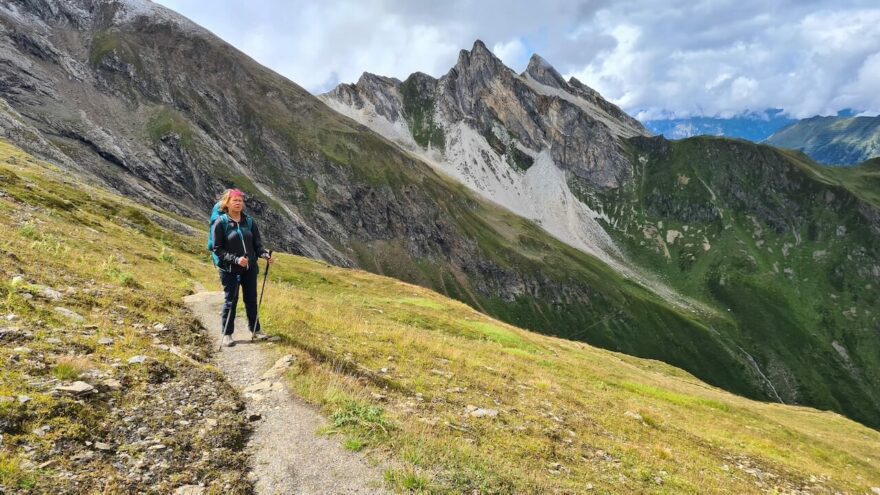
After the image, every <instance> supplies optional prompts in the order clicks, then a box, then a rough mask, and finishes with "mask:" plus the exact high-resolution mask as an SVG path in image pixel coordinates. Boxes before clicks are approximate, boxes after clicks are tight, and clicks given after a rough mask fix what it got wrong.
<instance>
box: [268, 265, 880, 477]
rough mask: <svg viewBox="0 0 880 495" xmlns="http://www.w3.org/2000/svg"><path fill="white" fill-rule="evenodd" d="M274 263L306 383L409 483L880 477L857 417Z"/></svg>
mask: <svg viewBox="0 0 880 495" xmlns="http://www.w3.org/2000/svg"><path fill="white" fill-rule="evenodd" d="M271 273H272V275H271V276H270V278H271V279H272V280H271V282H270V284H271V285H270V287H269V289H267V296H266V298H267V299H266V300H267V301H269V302H268V304H267V305H266V307H265V313H264V316H263V318H264V322H265V324H266V325H267V329H268V331H269V332H270V333H272V334H276V335H280V336H282V337H283V342H284V343H285V344H286V345H289V346H290V347H291V348H292V349H294V350H295V351H296V352H297V353H298V356H299V359H298V363H299V365H298V367H297V369H296V370H295V371H294V373H293V374H292V376H291V377H290V378H291V384H292V386H293V387H294V389H295V390H297V392H298V393H299V394H301V395H302V396H303V397H305V398H306V399H307V400H309V401H311V402H314V403H317V404H320V405H321V406H323V407H324V409H325V410H326V412H327V413H328V414H330V415H331V418H332V419H333V421H334V426H333V427H332V428H331V431H335V432H340V433H342V434H344V435H345V437H346V440H345V442H346V445H347V446H349V447H350V448H352V449H355V450H358V449H361V448H365V447H369V448H374V449H378V450H381V451H387V452H389V453H391V454H392V455H394V456H395V457H396V458H397V460H398V461H400V463H401V464H400V465H398V467H397V468H395V469H394V470H392V471H389V472H388V473H387V478H388V479H389V480H390V481H391V482H392V483H394V484H395V485H396V486H398V487H399V488H412V487H416V488H423V489H426V490H428V491H440V492H446V491H449V492H454V493H465V492H470V490H478V491H480V492H483V493H524V492H529V493H532V492H533V493H553V492H575V491H583V490H584V489H585V487H586V486H587V484H588V483H589V484H592V485H593V487H594V488H595V489H596V490H598V491H599V492H600V493H601V492H603V491H609V492H633V491H635V492H648V491H650V492H660V493H664V492H665V493H682V492H685V493H687V492H690V493H707V492H740V493H756V492H763V491H767V490H772V489H773V488H774V487H778V488H779V489H780V490H783V491H785V490H791V489H793V488H796V487H801V488H806V487H812V488H811V489H815V490H816V491H817V492H824V491H828V492H833V491H834V490H835V489H839V490H844V491H849V492H853V493H857V492H861V491H865V490H866V487H867V486H868V485H871V486H873V485H875V484H876V483H878V482H880V470H878V468H877V461H878V459H877V457H876V451H877V447H878V446H880V443H878V442H880V434H878V433H877V432H876V431H873V430H870V429H867V428H865V427H862V426H860V425H858V424H856V423H854V422H851V421H850V420H847V419H845V418H843V417H841V416H839V415H836V414H833V413H827V412H818V411H815V410H811V409H807V408H799V407H791V406H783V405H774V404H764V403H759V402H754V401H750V400H747V399H743V398H739V397H736V396H734V395H731V394H730V393H727V392H724V391H722V390H719V389H716V388H714V387H710V386H707V385H706V384H705V383H703V382H701V381H699V380H697V379H696V378H694V377H693V376H692V375H689V374H688V373H685V372H683V371H681V370H679V369H677V368H673V367H671V366H668V365H666V364H663V363H660V362H657V361H650V360H643V359H638V358H633V357H629V356H626V355H623V354H617V353H613V352H609V351H605V350H600V349H597V348H593V347H590V346H587V345H584V344H580V343H576V342H572V341H567V340H562V339H557V338H553V337H547V336H542V335H540V334H535V333H531V332H528V331H525V330H521V329H518V328H515V327H512V326H510V325H507V324H504V323H502V322H499V321H497V320H494V319H492V318H489V317H487V316H485V315H482V314H480V313H478V312H476V311H474V310H473V309H471V308H470V307H468V306H466V305H464V304H461V303H458V302H455V301H452V300H450V299H447V298H445V297H443V296H441V295H439V294H437V293H435V292H432V291H429V290H427V289H424V288H421V287H418V286H414V285H410V284H406V283H403V282H400V281H397V280H393V279H387V278H383V277H379V276H376V275H372V274H369V273H366V272H362V271H358V270H343V269H338V268H335V267H331V266H328V265H324V264H321V263H316V262H313V261H310V260H306V259H303V258H298V257H291V256H282V257H281V258H280V261H279V263H278V264H277V265H276V266H275V267H273V268H272V272H271ZM468 405H473V406H476V407H480V408H490V409H495V410H497V411H499V416H498V417H497V418H496V419H486V418H475V417H472V416H469V415H468V414H467V406H468ZM627 411H631V412H633V413H638V414H639V415H640V416H641V418H642V421H639V420H637V419H633V418H631V417H630V416H627V415H626V414H625V413H626V412H627ZM751 469H757V471H752V472H751V473H752V474H749V470H751ZM811 477H813V478H812V479H814V480H816V481H812V482H811V481H810V480H811Z"/></svg>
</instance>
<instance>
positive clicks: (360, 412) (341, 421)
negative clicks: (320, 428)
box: [330, 401, 392, 433]
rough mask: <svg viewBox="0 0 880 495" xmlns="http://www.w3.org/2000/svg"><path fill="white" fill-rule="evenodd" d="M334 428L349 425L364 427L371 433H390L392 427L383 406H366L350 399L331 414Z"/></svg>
mask: <svg viewBox="0 0 880 495" xmlns="http://www.w3.org/2000/svg"><path fill="white" fill-rule="evenodd" d="M330 421H331V422H332V424H333V430H339V429H342V428H348V427H357V428H363V429H365V430H367V431H369V432H370V433H378V432H379V431H381V432H382V433H388V430H390V429H391V428H392V425H391V423H390V422H389V421H388V419H387V418H385V413H384V412H383V411H382V408H381V407H375V406H365V405H363V404H359V403H357V402H355V401H348V402H346V403H345V404H344V405H343V406H342V409H340V410H338V411H336V412H335V413H333V415H332V416H330Z"/></svg>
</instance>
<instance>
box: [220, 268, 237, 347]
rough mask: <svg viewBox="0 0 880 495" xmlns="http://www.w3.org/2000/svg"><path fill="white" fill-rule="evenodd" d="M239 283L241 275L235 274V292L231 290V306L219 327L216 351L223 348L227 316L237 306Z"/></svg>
mask: <svg viewBox="0 0 880 495" xmlns="http://www.w3.org/2000/svg"><path fill="white" fill-rule="evenodd" d="M239 285H241V275H236V276H235V292H233V296H232V306H231V307H230V308H229V312H228V313H226V323H224V324H223V328H221V329H220V334H221V337H220V348H219V349H217V350H218V351H222V350H223V335H226V327H228V326H229V318H231V317H232V313H235V307H236V306H238V286H239ZM229 338H230V339H231V338H232V336H231V335H230V336H229Z"/></svg>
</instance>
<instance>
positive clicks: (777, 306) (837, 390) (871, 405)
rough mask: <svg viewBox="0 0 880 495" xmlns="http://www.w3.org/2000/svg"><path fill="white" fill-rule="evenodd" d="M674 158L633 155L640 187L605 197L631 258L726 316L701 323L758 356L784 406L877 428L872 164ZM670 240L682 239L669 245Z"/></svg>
mask: <svg viewBox="0 0 880 495" xmlns="http://www.w3.org/2000/svg"><path fill="white" fill-rule="evenodd" d="M670 147H671V148H670V150H669V151H668V152H667V153H661V152H658V151H656V150H655V151H653V152H651V151H646V150H636V151H635V154H636V155H637V156H641V157H642V158H643V160H641V161H640V162H639V163H640V165H639V167H638V168H637V170H636V178H635V180H634V181H632V183H631V185H630V187H629V188H627V189H624V190H622V191H620V192H619V193H618V194H619V195H618V196H615V197H611V198H603V199H602V203H604V204H606V205H614V206H615V208H617V209H616V210H615V211H613V212H610V213H611V216H612V217H613V218H615V219H617V222H618V223H617V227H618V230H617V231H616V232H617V235H618V240H619V241H620V242H621V244H623V245H624V246H626V247H627V250H628V252H629V254H630V257H631V258H633V259H635V260H637V261H638V262H639V263H640V264H642V265H643V266H645V267H647V268H648V269H649V270H651V271H653V272H655V273H659V274H660V276H661V277H663V279H664V280H666V281H668V283H669V284H670V285H671V286H673V287H675V288H677V289H678V290H680V291H681V292H682V293H684V294H686V295H688V296H690V297H693V298H695V299H698V300H701V301H703V302H705V303H706V304H708V305H710V306H714V307H716V308H718V310H719V314H721V315H722V317H713V318H707V319H706V320H705V321H706V324H707V325H709V326H711V328H712V329H713V330H714V331H715V336H716V337H717V340H719V341H721V342H724V343H725V345H726V346H728V347H730V348H733V349H736V348H737V346H739V347H742V348H743V349H744V350H745V351H747V352H748V353H750V354H751V355H753V356H754V357H755V359H756V361H757V363H758V364H759V366H760V367H761V368H762V372H763V373H765V374H766V375H768V376H769V377H770V378H771V380H772V381H773V382H774V383H775V384H776V388H777V389H778V393H779V394H780V395H781V396H782V397H783V399H784V400H786V401H787V402H795V403H802V404H810V405H813V406H815V407H821V408H828V409H833V410H837V411H842V412H845V413H846V414H848V415H850V417H854V418H857V419H859V420H860V421H863V422H865V423H867V424H871V425H876V424H877V421H878V419H877V418H878V411H880V375H878V370H880V348H878V345H877V341H876V336H875V334H876V328H878V319H877V318H878V315H877V314H876V311H875V309H876V308H877V307H878V304H880V293H878V283H877V281H876V280H875V279H874V276H873V275H872V270H873V267H874V266H875V265H878V264H880V262H878V260H880V252H878V248H877V244H876V234H874V233H872V232H871V231H870V230H869V228H868V227H867V226H866V225H865V223H866V222H865V220H864V218H863V217H862V216H861V215H860V213H859V210H860V208H863V207H864V205H863V204H861V203H860V201H861V202H865V203H867V204H873V208H878V205H880V202H877V196H876V192H875V191H874V190H873V189H874V188H872V187H871V185H870V184H869V182H868V180H870V179H871V178H874V176H875V175H876V166H875V167H874V168H873V169H872V168H870V165H865V166H863V167H859V168H856V169H852V170H837V169H833V170H831V169H825V168H822V167H820V166H818V165H816V164H815V163H814V162H812V161H811V160H809V159H808V158H806V157H805V156H804V155H802V154H798V153H794V152H787V151H780V150H774V149H772V148H770V147H767V146H758V145H754V144H751V143H746V142H740V141H732V140H726V139H718V138H693V139H688V140H684V141H678V142H672V143H670ZM646 228H647V230H646ZM652 229H653V230H652ZM669 231H677V232H679V233H680V234H681V236H680V237H679V238H678V239H675V240H673V242H668V241H669V238H668V237H667V234H668V233H669ZM704 246H705V247H708V249H706V248H704ZM667 251H668V253H669V256H668V257H667V256H666V254H665V253H666V252H667ZM852 308H855V309H852ZM833 342H836V343H837V344H838V345H839V346H842V347H843V348H845V349H846V352H847V353H848V358H844V357H843V356H842V355H841V354H840V353H839V352H838V351H837V350H835V348H834V346H833V345H832V343H833ZM737 352H742V351H737ZM741 355H744V353H743V354H741ZM765 392H766V393H767V394H768V396H769V397H774V396H775V394H773V395H771V394H772V391H769V390H767V391H765Z"/></svg>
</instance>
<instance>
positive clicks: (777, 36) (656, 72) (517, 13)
mask: <svg viewBox="0 0 880 495" xmlns="http://www.w3.org/2000/svg"><path fill="white" fill-rule="evenodd" d="M157 3H160V4H162V5H165V6H166V7H169V8H172V9H174V10H176V11H177V12H179V13H181V14H183V15H185V16H187V17H189V18H190V19H191V20H193V21H194V22H196V23H198V24H200V25H202V26H204V27H205V28H207V29H209V30H211V31H213V32H214V33H215V34H217V35H218V36H220V37H221V38H223V39H224V40H226V41H227V42H229V43H231V44H232V45H234V46H235V47H237V48H238V49H240V50H242V51H243V52H245V53H247V54H248V55H250V56H251V57H253V58H254V59H256V60H257V61H259V62H260V63H262V64H264V65H266V66H268V67H270V68H272V69H273V70H275V71H277V72H279V73H281V74H283V75H284V76H286V77H288V78H290V79H291V80H293V81H295V82H296V83H298V84H299V85H301V86H303V87H304V88H306V89H307V90H309V91H311V92H312V93H316V94H317V93H322V92H325V91H328V90H330V89H332V88H333V87H334V86H336V85H337V84H339V83H341V82H355V81H357V79H358V77H360V75H361V73H363V72H365V71H366V72H372V73H375V74H380V75H385V76H393V77H397V78H400V79H405V78H406V77H407V76H408V75H409V74H411V73H413V72H416V71H421V72H425V73H428V74H431V75H433V76H435V77H439V76H442V75H443V74H445V73H446V72H447V71H448V70H449V69H450V68H451V67H452V66H453V65H454V64H455V61H456V59H457V57H458V52H459V51H460V50H461V49H470V48H471V47H472V45H473V42H474V40H476V39H481V40H483V41H484V42H485V43H486V45H487V46H488V47H489V48H490V49H491V50H492V51H493V52H494V53H495V54H496V55H497V56H498V57H499V58H501V60H503V61H504V62H505V63H506V64H507V65H508V66H509V67H511V68H513V69H514V70H516V71H517V72H520V71H522V70H523V69H525V66H526V64H527V63H528V59H529V57H530V56H531V54H532V53H538V54H540V55H541V56H542V57H543V58H545V59H546V60H547V61H548V62H550V63H551V64H552V65H553V66H554V67H556V69H557V70H558V71H559V72H560V73H562V74H563V75H564V76H566V77H567V76H574V77H577V78H578V79H579V80H581V81H582V82H584V83H585V84H587V85H589V86H591V87H593V88H595V89H596V90H598V91H599V92H600V93H602V95H603V96H605V97H606V98H607V99H609V100H611V101H612V102H614V103H616V104H618V105H619V106H621V107H622V108H623V109H624V110H626V111H627V112H628V113H629V114H631V115H633V116H635V117H637V118H639V119H642V120H648V119H652V118H661V117H671V116H675V117H680V118H682V117H689V116H697V115H704V116H720V117H728V116H733V115H737V114H740V113H743V112H745V111H749V110H751V111H761V110H764V109H767V108H781V109H783V110H784V111H785V113H786V114H788V115H790V116H791V117H795V118H803V117H809V116H813V115H834V114H836V113H837V111H838V110H841V109H847V108H849V109H855V110H857V111H859V112H863V113H865V114H869V115H876V114H878V113H880V2H878V1H877V0H870V1H868V0H851V1H847V0H839V1H833V0H815V1H814V0H799V1H794V0H664V1H658V0H618V1H612V0H594V1H584V0H543V1H541V2H536V1H519V0H516V1H502V0H447V1H445V2H438V1H425V0H321V1H314V0H157Z"/></svg>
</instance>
